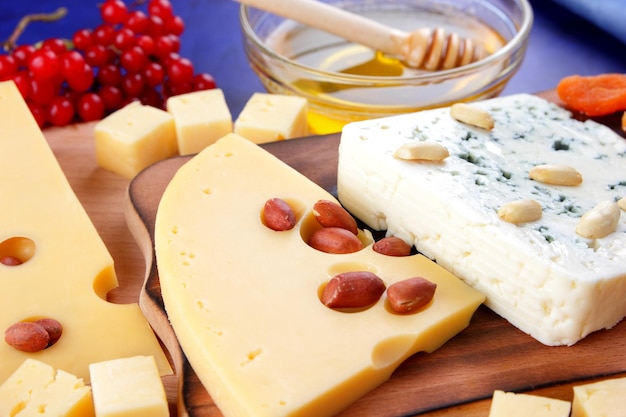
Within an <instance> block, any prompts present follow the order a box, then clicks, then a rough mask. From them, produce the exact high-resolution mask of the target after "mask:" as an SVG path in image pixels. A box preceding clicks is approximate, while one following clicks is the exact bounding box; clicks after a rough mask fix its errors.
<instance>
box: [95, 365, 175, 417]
mask: <svg viewBox="0 0 626 417" xmlns="http://www.w3.org/2000/svg"><path fill="white" fill-rule="evenodd" d="M89 372H90V375H91V387H92V391H93V402H94V407H95V410H96V415H97V417H146V416H150V417H168V416H169V408H168V404H167V398H166V396H165V389H164V387H163V383H162V382H161V377H160V376H159V370H158V369H157V366H156V362H155V361H154V357H152V356H133V357H129V358H120V359H112V360H109V361H104V362H98V363H92V364H91V365H89Z"/></svg>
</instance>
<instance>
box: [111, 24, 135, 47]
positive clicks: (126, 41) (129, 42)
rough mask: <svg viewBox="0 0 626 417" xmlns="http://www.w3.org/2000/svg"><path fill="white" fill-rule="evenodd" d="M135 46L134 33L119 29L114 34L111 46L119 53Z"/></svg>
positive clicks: (126, 29)
mask: <svg viewBox="0 0 626 417" xmlns="http://www.w3.org/2000/svg"><path fill="white" fill-rule="evenodd" d="M134 44H135V32H133V31H132V30H130V29H128V28H121V29H119V30H118V31H117V32H116V33H115V37H114V38H113V46H115V47H116V48H117V49H119V50H120V51H123V50H124V49H127V48H130V47H131V46H133V45H134Z"/></svg>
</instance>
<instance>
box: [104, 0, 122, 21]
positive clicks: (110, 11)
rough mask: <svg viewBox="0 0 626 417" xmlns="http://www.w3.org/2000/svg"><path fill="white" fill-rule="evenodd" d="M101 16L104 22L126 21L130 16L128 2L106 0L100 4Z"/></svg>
mask: <svg viewBox="0 0 626 417" xmlns="http://www.w3.org/2000/svg"><path fill="white" fill-rule="evenodd" d="M100 16H101V17H102V21H103V22H104V23H109V24H111V25H115V24H118V23H124V21H125V20H126V17H127V16H128V10H127V9H126V4H125V3H124V2H123V1H121V0H106V1H105V2H104V3H102V6H100Z"/></svg>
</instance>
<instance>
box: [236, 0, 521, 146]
mask: <svg viewBox="0 0 626 417" xmlns="http://www.w3.org/2000/svg"><path fill="white" fill-rule="evenodd" d="M325 2H327V3H329V4H333V5H336V6H340V7H343V8H345V9H347V10H348V11H350V12H352V13H356V14H361V15H363V16H365V17H366V18H369V19H372V20H376V21H379V22H381V23H383V24H385V25H387V26H390V27H395V28H398V29H400V30H403V31H407V32H411V31H414V30H416V29H419V28H423V27H426V28H430V29H434V28H437V27H440V28H443V29H444V30H445V31H446V33H452V32H454V33H456V34H458V35H459V36H460V37H462V38H470V39H472V40H473V41H474V42H476V43H478V44H480V45H482V47H483V48H484V49H485V50H486V52H487V53H488V54H490V55H489V56H488V57H487V58H485V59H482V60H480V61H478V62H474V63H472V64H469V65H466V66H462V67H459V68H453V69H447V70H441V71H426V70H421V69H415V68H410V67H408V66H406V65H404V64H403V62H401V61H399V60H398V59H396V58H395V57H391V56H385V55H383V54H380V53H376V52H375V51H373V50H371V49H369V48H367V47H364V46H361V45H357V44H354V43H350V42H348V41H346V40H345V39H343V38H339V37H336V36H334V35H330V34H328V33H326V32H322V31H320V30H317V29H314V28H311V27H308V26H304V25H301V24H298V23H295V22H294V21H291V20H286V19H284V18H280V17H278V16H275V15H272V14H270V13H267V12H263V11H260V10H258V9H255V8H248V7H245V6H244V7H243V8H242V14H241V18H242V27H243V30H244V34H245V47H246V53H247V55H248V58H249V61H250V64H251V66H252V68H253V69H254V71H255V72H256V73H257V75H258V76H259V78H260V79H261V81H262V83H263V84H264V86H265V88H266V89H267V90H268V91H269V92H273V93H279V94H295V95H298V96H302V97H305V98H306V99H307V100H308V102H309V108H310V110H309V124H310V131H311V133H313V134H326V133H334V132H339V131H341V129H342V127H343V126H344V125H345V124H346V123H349V122H352V121H358V120H364V119H371V118H377V117H384V116H389V115H394V114H400V113H409V112H414V111H418V110H423V109H428V108H433V107H442V106H447V105H450V104H452V103H455V102H459V101H471V100H478V99H485V98H489V97H493V96H496V95H498V94H499V93H500V92H501V91H502V89H503V88H504V86H505V84H506V82H507V81H508V80H509V79H510V77H511V76H512V75H513V74H514V73H515V71H516V70H517V68H518V66H519V64H520V63H521V61H522V59H523V56H524V53H525V47H526V44H527V38H528V34H529V32H530V27H531V25H532V11H531V9H530V6H529V5H528V4H527V2H526V0H519V1H509V0H507V1H504V0H491V1H484V0H481V1H478V0H454V1H453V0H438V1H434V0H419V1H417V0H393V1H384V0H377V1H376V2H372V1H369V0H361V1H359V0H350V1H347V0H325Z"/></svg>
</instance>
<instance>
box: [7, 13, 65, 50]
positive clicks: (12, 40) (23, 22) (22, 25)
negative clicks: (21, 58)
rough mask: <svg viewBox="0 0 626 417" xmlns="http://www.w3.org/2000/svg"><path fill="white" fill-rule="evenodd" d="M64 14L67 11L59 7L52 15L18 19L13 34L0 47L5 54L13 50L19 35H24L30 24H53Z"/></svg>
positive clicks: (33, 15) (34, 15)
mask: <svg viewBox="0 0 626 417" xmlns="http://www.w3.org/2000/svg"><path fill="white" fill-rule="evenodd" d="M66 14H67V9H66V8H65V7H59V8H58V9H57V10H55V11H54V12H52V13H33V14H27V15H26V16H24V17H22V18H21V19H20V21H19V22H18V24H17V26H16V27H15V29H14V30H13V33H11V36H10V37H9V39H7V40H6V41H5V42H3V43H2V47H3V48H4V50H5V51H7V52H10V51H11V50H13V49H14V48H15V47H16V46H17V40H18V39H19V37H20V35H21V34H22V33H24V30H26V27H27V26H28V25H29V24H30V23H31V22H55V21H57V20H60V19H62V18H63V17H65V15H66Z"/></svg>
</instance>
